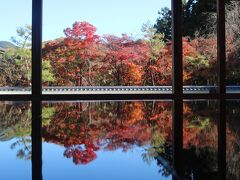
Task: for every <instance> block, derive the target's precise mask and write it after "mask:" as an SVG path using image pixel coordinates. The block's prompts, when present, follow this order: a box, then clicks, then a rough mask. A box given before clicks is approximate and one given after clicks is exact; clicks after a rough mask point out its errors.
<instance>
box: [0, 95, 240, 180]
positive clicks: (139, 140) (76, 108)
mask: <svg viewBox="0 0 240 180" xmlns="http://www.w3.org/2000/svg"><path fill="white" fill-rule="evenodd" d="M172 106H173V103H172V101H118V102H116V101H106V102H43V106H42V141H43V177H44V179H52V178H54V177H56V176H57V177H58V178H59V179H67V178H68V179H69V178H70V179H71V178H84V179H86V178H88V179H89V178H90V179H97V177H100V179H104V178H105V179H111V178H114V179H118V178H119V179H123V178H124V179H149V178H150V179H158V178H160V179H161V178H163V179H169V178H170V179H171V178H172V174H174V170H173V168H172V167H173V152H172V151H173V149H172V145H173V144H172V138H173V137H172V133H173V129H172V124H173V119H172ZM218 107H219V103H218V101H206V100H205V101H185V102H184V105H183V110H184V112H183V113H184V119H183V162H182V169H183V179H204V178H205V179H206V178H207V179H209V178H211V179H217V178H218V159H217V154H218V127H217V125H218ZM226 112H227V118H226V120H227V126H226V132H227V144H226V145H227V152H226V153H227V179H240V171H239V167H240V166H239V163H238V162H239V160H240V156H239V152H240V146H239V144H240V134H239V128H240V124H239V121H238V119H239V117H240V103H239V101H227V109H226ZM30 135H31V103H27V102H1V103H0V166H1V167H2V168H3V171H1V173H0V176H1V179H2V178H3V179H7V178H6V177H8V179H9V177H10V176H9V169H11V168H13V167H14V169H16V173H15V174H16V175H12V176H13V178H12V179H14V178H16V177H24V178H23V179H30V176H31V166H30V164H31V161H30V160H31V155H32V147H31V137H30ZM6 162H7V163H6ZM15 167H16V168H15ZM64 169H67V171H68V172H67V171H66V170H64ZM120 169H121V172H122V173H120V174H119V170H120ZM93 171H94V172H95V173H94V174H93V173H92V172H93ZM26 172H28V173H27V174H28V175H27V177H26V176H25V175H24V174H26ZM69 172H71V175H69ZM10 174H11V173H10ZM21 174H22V175H21ZM56 174H58V175H56ZM138 174H139V176H138ZM126 175H127V176H126ZM116 176H117V177H118V178H117V177H116ZM143 177H144V178H143ZM10 179H11V178H10ZM98 179H99V178H98Z"/></svg>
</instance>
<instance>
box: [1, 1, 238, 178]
mask: <svg viewBox="0 0 240 180" xmlns="http://www.w3.org/2000/svg"><path fill="white" fill-rule="evenodd" d="M216 1H217V62H218V66H217V72H218V91H217V92H216V93H214V94H190V93H186V94H183V80H182V76H183V70H182V69H183V62H182V27H181V26H182V0H171V3H172V38H173V40H172V42H173V43H172V47H173V72H172V73H173V84H172V85H173V92H172V94H121V95H119V94H117V93H116V94H112V95H108V94H99V95H93V94H89V95H81V94H79V95H76V94H65V95H54V94H48V95H44V94H42V77H41V76H42V59H41V51H42V15H43V14H42V12H43V0H32V94H31V95H0V100H11V101H26V100H28V101H29V100H30V101H32V179H39V180H42V139H41V137H42V136H41V126H42V124H41V123H42V122H41V121H42V119H41V115H42V112H41V111H42V101H46V100H62V101H64V100H132V99H170V100H173V102H174V105H173V152H174V156H173V159H174V163H173V164H174V165H173V167H174V169H175V171H176V172H177V174H180V175H181V173H182V169H181V168H182V166H181V163H182V149H183V145H182V144H183V137H182V133H183V132H182V124H183V100H184V99H216V100H219V102H220V106H219V117H218V119H219V121H218V137H219V138H218V165H219V166H218V167H219V169H218V171H219V177H220V178H223V179H225V178H224V177H226V118H225V117H226V109H225V108H226V99H237V98H239V97H240V93H236V94H235V93H234V94H230V93H228V94H226V82H225V72H226V70H225V62H226V52H225V51H226V47H225V41H226V40H225V7H224V2H225V1H224V0H216Z"/></svg>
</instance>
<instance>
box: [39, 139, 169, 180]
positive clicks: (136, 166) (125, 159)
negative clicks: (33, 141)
mask: <svg viewBox="0 0 240 180" xmlns="http://www.w3.org/2000/svg"><path fill="white" fill-rule="evenodd" d="M64 150H65V148H64V147H62V146H58V145H55V144H49V143H43V177H44V179H47V180H50V179H84V180H85V179H87V180H103V179H104V180H155V179H158V180H159V179H171V178H172V177H171V176H169V177H168V178H165V177H161V174H160V173H158V171H159V167H158V166H157V162H156V161H153V162H152V163H151V164H150V165H149V164H147V163H146V162H144V161H143V159H142V156H141V155H142V153H143V148H139V147H138V148H137V147H135V148H134V149H133V150H128V151H127V152H122V150H116V151H101V150H99V151H97V158H96V159H95V160H93V161H92V162H90V163H89V164H87V165H75V164H74V163H73V162H72V159H67V158H66V157H64V156H63V153H64Z"/></svg>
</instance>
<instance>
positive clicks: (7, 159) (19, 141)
mask: <svg viewBox="0 0 240 180" xmlns="http://www.w3.org/2000/svg"><path fill="white" fill-rule="evenodd" d="M31 144H32V143H31V104H30V103H28V102H0V167H1V171H0V178H1V179H31V161H30V160H31V155H32V147H31ZM12 170H14V171H12Z"/></svg>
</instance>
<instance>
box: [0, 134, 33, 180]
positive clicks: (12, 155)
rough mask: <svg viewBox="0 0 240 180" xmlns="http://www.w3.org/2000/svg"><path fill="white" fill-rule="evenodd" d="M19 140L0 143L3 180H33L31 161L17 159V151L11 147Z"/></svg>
mask: <svg viewBox="0 0 240 180" xmlns="http://www.w3.org/2000/svg"><path fill="white" fill-rule="evenodd" d="M17 140H18V139H16V138H14V139H11V140H10V141H5V142H0V168H1V169H0V179H2V180H28V179H31V178H32V167H31V166H32V165H31V161H30V160H22V159H17V157H16V154H17V149H13V150H12V149H11V148H10V147H11V145H12V144H13V143H15V142H16V141H17Z"/></svg>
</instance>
